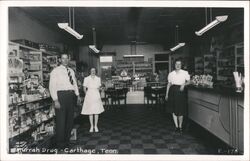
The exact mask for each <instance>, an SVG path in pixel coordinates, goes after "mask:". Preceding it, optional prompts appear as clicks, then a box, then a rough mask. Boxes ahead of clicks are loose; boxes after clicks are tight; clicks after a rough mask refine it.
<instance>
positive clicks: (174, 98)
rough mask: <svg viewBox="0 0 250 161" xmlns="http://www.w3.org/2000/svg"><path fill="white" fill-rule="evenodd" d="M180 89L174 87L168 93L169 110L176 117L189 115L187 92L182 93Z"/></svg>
mask: <svg viewBox="0 0 250 161" xmlns="http://www.w3.org/2000/svg"><path fill="white" fill-rule="evenodd" d="M180 87H181V86H180V85H172V86H170V89H169V93H168V108H170V111H171V113H174V114H175V115H176V116H183V115H186V114H187V93H186V91H185V90H184V91H180Z"/></svg>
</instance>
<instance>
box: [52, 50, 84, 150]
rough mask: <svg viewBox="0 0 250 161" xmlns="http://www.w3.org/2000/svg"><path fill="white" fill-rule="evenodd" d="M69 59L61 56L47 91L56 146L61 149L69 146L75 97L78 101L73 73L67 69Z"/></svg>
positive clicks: (65, 55) (66, 56) (64, 55)
mask: <svg viewBox="0 0 250 161" xmlns="http://www.w3.org/2000/svg"><path fill="white" fill-rule="evenodd" d="M68 63H69V57H68V55H67V54H62V55H61V65H60V66H58V67H56V68H54V69H53V70H52V72H51V74H50V82H49V90H50V94H51V97H52V99H53V101H54V105H55V113H56V146H57V148H59V149H63V148H65V147H66V146H68V144H69V139H70V135H71V130H72V128H73V123H74V122H73V121H74V106H75V105H76V96H77V97H78V101H79V100H80V97H79V91H78V87H77V81H76V77H75V73H74V71H73V70H72V69H71V68H69V67H68Z"/></svg>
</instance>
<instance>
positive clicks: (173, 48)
mask: <svg viewBox="0 0 250 161" xmlns="http://www.w3.org/2000/svg"><path fill="white" fill-rule="evenodd" d="M175 27H176V28H175V44H177V43H178V44H177V45H176V46H175V47H172V48H171V49H170V51H175V50H177V49H179V48H181V47H183V46H185V43H184V42H181V43H179V26H178V25H176V26H175Z"/></svg>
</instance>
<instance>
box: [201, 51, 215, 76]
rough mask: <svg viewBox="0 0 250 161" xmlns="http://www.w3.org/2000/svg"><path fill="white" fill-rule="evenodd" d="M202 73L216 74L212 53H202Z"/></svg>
mask: <svg viewBox="0 0 250 161" xmlns="http://www.w3.org/2000/svg"><path fill="white" fill-rule="evenodd" d="M204 74H209V75H212V76H215V75H216V56H215V55H213V54H205V55H204Z"/></svg>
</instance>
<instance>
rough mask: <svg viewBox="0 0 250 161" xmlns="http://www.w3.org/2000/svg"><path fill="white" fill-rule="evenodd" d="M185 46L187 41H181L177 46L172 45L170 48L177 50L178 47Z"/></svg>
mask: <svg viewBox="0 0 250 161" xmlns="http://www.w3.org/2000/svg"><path fill="white" fill-rule="evenodd" d="M183 46H185V43H184V42H182V43H179V44H178V45H176V46H175V47H172V48H171V49H170V50H171V51H175V50H177V49H179V48H180V47H183Z"/></svg>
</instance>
